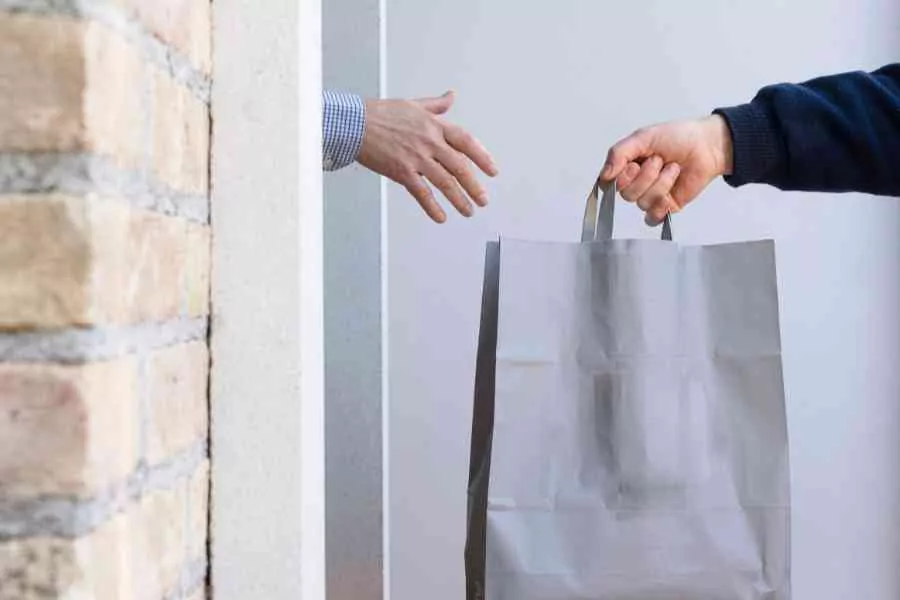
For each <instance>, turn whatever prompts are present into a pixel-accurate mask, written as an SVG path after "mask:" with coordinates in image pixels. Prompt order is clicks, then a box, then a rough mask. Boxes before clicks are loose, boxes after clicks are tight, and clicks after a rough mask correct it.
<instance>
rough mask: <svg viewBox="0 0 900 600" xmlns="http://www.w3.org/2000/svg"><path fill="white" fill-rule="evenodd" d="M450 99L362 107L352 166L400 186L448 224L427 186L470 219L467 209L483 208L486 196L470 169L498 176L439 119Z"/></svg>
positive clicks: (464, 137)
mask: <svg viewBox="0 0 900 600" xmlns="http://www.w3.org/2000/svg"><path fill="white" fill-rule="evenodd" d="M454 100H455V95H454V93H453V92H447V93H445V94H444V95H443V96H439V97H437V98H423V99H419V100H368V101H366V131H365V135H364V137H363V142H362V147H361V148H360V151H359V155H358V156H357V160H358V161H359V163H360V164H362V165H363V166H364V167H367V168H368V169H371V170H372V171H375V172H376V173H379V174H381V175H384V176H385V177H388V178H390V179H392V180H394V181H396V182H397V183H399V184H400V185H402V186H404V187H405V188H406V189H407V191H409V193H410V194H411V195H412V196H413V197H414V198H415V199H416V200H417V201H418V202H419V204H420V205H421V206H422V209H423V210H424V211H425V212H426V213H427V214H428V216H429V217H431V218H432V219H433V220H434V221H436V222H438V223H443V222H444V221H446V220H447V214H446V213H445V212H444V210H443V209H442V208H441V207H440V205H439V204H438V202H437V200H435V197H434V194H433V193H432V191H431V188H430V187H429V185H428V183H426V179H427V181H429V182H431V184H432V185H434V187H436V188H437V189H438V190H440V191H441V193H442V194H443V195H444V196H445V197H446V198H447V200H449V201H450V203H451V204H452V205H453V206H454V207H455V208H456V210H458V211H459V212H460V213H461V214H463V215H465V216H467V217H471V216H472V215H473V214H474V212H475V209H474V207H473V205H472V203H473V202H474V204H476V205H478V206H485V205H487V202H488V197H487V192H486V191H485V189H484V187H483V186H482V185H481V183H480V182H479V181H478V179H477V178H476V177H475V173H474V172H473V170H472V166H471V163H475V165H477V166H478V168H479V169H481V170H482V171H483V172H484V173H486V174H487V175H490V176H491V177H493V176H495V175H497V166H496V165H495V164H494V160H493V158H491V155H490V154H489V153H488V151H487V150H485V148H484V146H482V145H481V144H480V143H479V142H478V140H476V139H475V138H474V137H473V136H472V135H470V134H469V133H468V132H466V131H465V130H464V129H462V128H461V127H459V126H457V125H454V124H452V123H449V122H448V121H446V120H445V119H444V118H443V117H442V116H441V115H443V114H444V113H446V112H447V111H448V110H450V107H451V106H453V101H454Z"/></svg>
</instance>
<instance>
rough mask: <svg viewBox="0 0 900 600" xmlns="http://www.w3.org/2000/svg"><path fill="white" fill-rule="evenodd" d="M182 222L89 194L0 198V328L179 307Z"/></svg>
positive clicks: (162, 315)
mask: <svg viewBox="0 0 900 600" xmlns="http://www.w3.org/2000/svg"><path fill="white" fill-rule="evenodd" d="M186 244H187V222H186V221H184V220H183V219H178V218H174V217H166V216H163V215H159V214H155V213H151V212H147V211H138V210H134V209H132V208H130V207H128V206H127V205H125V204H124V203H122V202H116V201H112V200H104V199H97V198H69V197H62V196H44V197H35V196H30V197H22V196H11V197H5V198H4V197H0V330H3V329H7V330H10V329H12V330H15V329H34V328H53V327H63V326H67V325H90V324H106V323H131V322H135V321H139V320H165V319H169V318H172V317H174V316H176V315H178V314H179V311H180V306H179V304H180V303H181V301H182V298H181V297H182V295H183V292H182V280H183V279H184V276H183V274H182V269H184V266H185V246H186Z"/></svg>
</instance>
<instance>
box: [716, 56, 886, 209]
mask: <svg viewBox="0 0 900 600" xmlns="http://www.w3.org/2000/svg"><path fill="white" fill-rule="evenodd" d="M716 112H717V113H718V114H720V115H722V116H723V117H724V118H725V120H726V121H727V122H728V126H729V129H730V131H731V135H732V140H733V154H734V164H733V172H732V174H731V175H730V176H728V177H726V179H727V181H728V182H729V183H730V184H732V185H735V186H738V185H743V184H746V183H767V184H770V185H773V186H775V187H778V188H781V189H785V190H808V191H831V192H844V191H859V192H867V193H872V194H881V195H900V64H897V65H890V66H887V67H884V68H882V69H880V70H879V71H876V72H874V73H861V72H854V73H845V74H841V75H833V76H830V77H822V78H818V79H814V80H812V81H809V82H806V83H803V84H797V85H793V84H780V85H774V86H769V87H766V88H764V89H762V90H761V91H760V92H759V94H757V96H756V98H755V99H754V100H753V101H752V102H750V103H749V104H744V105H741V106H736V107H731V108H725V109H719V110H717V111H716Z"/></svg>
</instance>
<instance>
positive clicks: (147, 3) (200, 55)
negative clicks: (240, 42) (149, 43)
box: [119, 0, 212, 73]
mask: <svg viewBox="0 0 900 600" xmlns="http://www.w3.org/2000/svg"><path fill="white" fill-rule="evenodd" d="M119 1H120V2H126V3H130V4H133V5H134V6H135V8H136V10H137V14H138V16H139V17H140V19H141V20H142V21H143V22H144V25H145V27H146V28H147V29H148V30H149V31H150V32H151V33H152V34H154V35H155V36H156V37H158V38H159V39H160V40H161V41H163V42H165V43H166V44H168V45H170V46H172V47H173V48H175V49H176V50H177V51H178V52H179V53H181V54H182V55H183V56H185V57H186V58H187V59H188V60H189V61H190V62H191V64H192V65H194V67H195V68H197V69H200V70H201V71H203V72H205V73H209V72H210V69H211V64H212V57H211V55H212V48H211V46H212V44H211V37H212V36H211V31H212V7H211V3H210V1H209V0H143V1H141V0H119Z"/></svg>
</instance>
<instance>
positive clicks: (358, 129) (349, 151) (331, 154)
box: [322, 90, 366, 171]
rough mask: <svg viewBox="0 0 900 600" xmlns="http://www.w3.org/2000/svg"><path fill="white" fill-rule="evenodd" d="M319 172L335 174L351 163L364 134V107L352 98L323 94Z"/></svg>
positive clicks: (360, 99) (350, 95)
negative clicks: (320, 167) (321, 169)
mask: <svg viewBox="0 0 900 600" xmlns="http://www.w3.org/2000/svg"><path fill="white" fill-rule="evenodd" d="M322 103H323V109H322V168H323V169H324V170H326V171H336V170H337V169H341V168H343V167H346V166H347V165H349V164H350V163H352V162H353V161H354V160H356V155H357V154H358V153H359V148H360V146H362V141H363V134H364V133H365V131H366V105H365V102H364V101H363V99H362V98H360V97H359V96H356V95H354V94H342V93H339V92H332V91H329V90H324V91H323V92H322Z"/></svg>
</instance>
